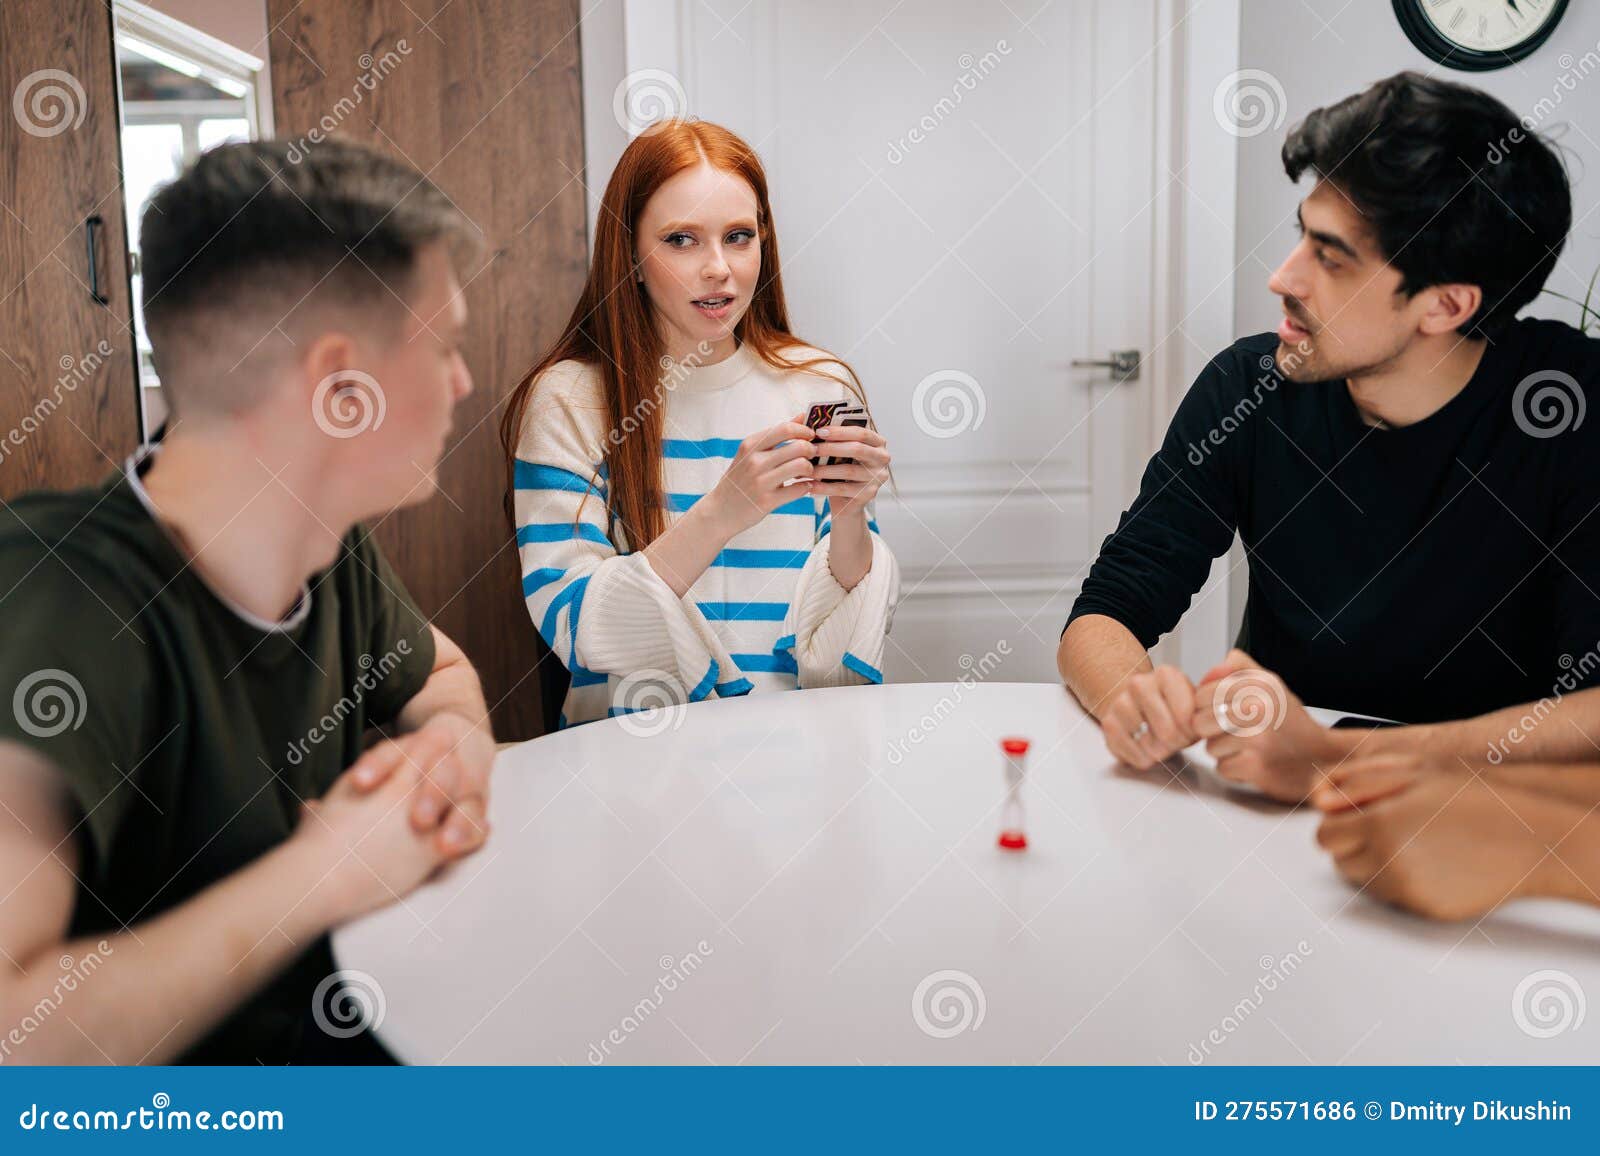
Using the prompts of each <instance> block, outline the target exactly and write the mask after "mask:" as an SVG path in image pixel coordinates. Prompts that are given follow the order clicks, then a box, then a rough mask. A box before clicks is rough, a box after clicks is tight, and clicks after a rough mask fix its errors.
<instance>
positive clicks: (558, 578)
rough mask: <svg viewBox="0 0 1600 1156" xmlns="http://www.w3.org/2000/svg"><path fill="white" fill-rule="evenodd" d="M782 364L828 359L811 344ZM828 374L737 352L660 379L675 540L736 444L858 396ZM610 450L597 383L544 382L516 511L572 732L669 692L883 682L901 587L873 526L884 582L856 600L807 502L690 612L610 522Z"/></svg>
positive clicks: (735, 549)
mask: <svg viewBox="0 0 1600 1156" xmlns="http://www.w3.org/2000/svg"><path fill="white" fill-rule="evenodd" d="M785 353H786V356H788V357H790V358H792V359H794V360H805V359H806V358H808V357H813V356H825V355H823V354H820V353H819V352H818V351H816V350H813V349H810V348H809V347H806V346H797V347H795V348H792V349H789V350H786V351H785ZM817 368H818V369H819V370H820V369H828V370H831V371H832V372H833V373H834V374H836V376H831V375H829V374H827V373H823V372H813V371H789V372H785V371H780V370H777V369H774V368H772V367H771V366H768V365H767V364H766V363H765V362H763V361H761V359H760V358H758V357H756V356H755V355H754V354H753V353H751V352H749V351H748V350H747V349H744V348H742V347H741V348H740V349H739V350H738V351H737V352H735V353H734V354H733V355H732V356H731V357H728V358H726V359H725V360H723V361H721V362H718V363H717V364H715V365H708V366H690V365H688V364H679V365H674V366H672V367H671V368H670V370H669V372H668V373H666V374H664V375H663V388H662V391H661V394H660V398H661V401H660V404H661V405H662V406H663V408H664V411H665V412H664V415H663V422H664V424H663V430H664V435H665V436H664V441H663V445H662V456H663V463H662V479H663V484H664V488H665V490H666V501H667V505H668V509H669V513H668V515H667V519H668V523H669V524H670V523H671V521H672V520H673V519H674V518H675V517H676V516H678V515H681V514H682V513H683V512H684V511H685V510H687V509H689V508H690V506H692V505H693V504H694V503H695V502H696V501H698V500H699V499H700V498H701V497H703V496H704V495H705V494H706V493H708V492H709V491H710V490H711V489H712V487H713V486H715V485H716V483H717V482H718V481H719V480H720V479H721V477H722V475H723V474H724V473H725V472H726V471H727V469H728V466H729V464H730V462H731V460H732V458H733V456H734V454H735V452H737V450H738V447H739V443H740V441H741V440H743V439H744V438H746V437H748V436H749V435H750V434H752V433H755V432H756V431H758V430H761V429H765V428H767V427H768V426H772V425H775V424H777V423H778V422H781V421H784V420H786V419H788V418H791V417H793V416H794V415H796V414H804V413H805V411H806V410H807V409H808V408H809V407H810V406H811V404H812V403H814V402H819V401H833V400H838V399H839V398H841V397H845V396H847V393H846V390H845V386H844V384H843V382H844V371H843V369H842V368H840V367H839V366H838V365H837V363H832V364H830V365H828V366H826V367H817ZM624 436H626V431H621V430H619V431H617V432H616V437H618V438H620V437H624ZM611 437H612V431H611V430H610V427H609V424H608V421H607V418H606V409H605V404H604V398H603V394H602V385H601V382H600V377H599V374H598V373H597V372H596V371H595V370H593V369H590V368H589V367H587V366H585V365H583V364H582V363H580V362H575V361H564V362H562V363H560V364H559V365H556V366H554V367H552V368H551V369H549V370H547V371H546V372H545V373H544V374H543V375H542V376H541V377H540V378H539V380H538V382H537V383H536V384H535V387H534V392H533V397H532V399H531V401H530V404H529V406H528V409H527V414H526V416H525V418H524V420H523V427H522V436H521V439H520V441H519V444H518V449H517V461H516V466H515V493H514V499H515V502H514V504H515V510H516V519H517V547H518V551H519V553H520V555H521V560H522V575H523V578H522V593H523V597H524V599H525V600H526V601H527V604H528V612H529V613H530V614H531V615H532V617H533V621H534V624H535V625H536V626H537V627H538V629H539V632H540V634H541V635H542V636H543V637H544V640H545V642H546V643H547V644H548V645H549V646H550V648H551V650H552V651H554V653H555V654H556V655H557V656H558V657H559V658H560V659H561V661H562V662H564V663H565V664H566V666H567V669H568V670H569V671H570V672H571V675H572V683H571V689H570V691H569V692H568V694H567V699H566V703H565V706H564V709H563V712H562V718H561V720H560V725H561V726H569V725H572V724H575V723H580V722H588V721H591V720H593V719H597V718H605V717H607V716H608V715H614V714H620V713H625V712H627V711H629V710H632V709H636V708H637V707H638V706H639V705H641V704H648V705H658V704H659V698H658V697H651V696H658V695H659V694H660V693H661V688H662V687H667V688H671V690H670V691H669V693H671V694H672V696H673V697H675V698H678V699H680V700H682V701H690V702H695V701H699V700H701V699H704V698H707V697H709V696H711V695H717V696H720V697H728V696H732V695H741V694H748V693H750V691H752V690H757V691H762V690H789V689H794V688H795V687H796V686H801V687H816V686H842V685H847V684H850V683H866V682H881V681H882V680H883V676H882V674H881V673H880V671H881V670H882V667H883V650H884V640H885V636H886V635H887V633H888V630H889V626H890V623H891V621H892V619H893V615H894V605H895V601H896V599H897V598H898V596H899V585H900V580H899V570H898V567H897V565H896V563H895V559H894V555H893V554H892V553H890V551H889V548H888V547H887V546H886V545H885V544H884V542H883V540H882V539H881V538H880V537H879V535H878V532H877V529H878V528H877V523H876V522H875V521H870V522H869V528H870V530H871V537H872V565H871V569H870V570H869V571H868V573H867V576H866V577H865V578H863V579H862V580H861V581H860V582H859V583H858V584H857V585H856V586H855V587H854V589H852V590H850V591H848V592H847V591H846V590H845V589H844V588H843V587H841V586H840V585H839V584H838V583H837V582H836V581H834V578H833V574H832V572H831V571H830V570H829V568H828V543H829V537H828V531H829V529H830V523H829V519H828V513H827V504H826V502H825V501H823V500H822V499H814V498H810V497H802V498H797V499H795V500H794V501H791V502H788V503H786V504H784V505H782V506H779V507H778V508H777V509H776V510H774V511H773V512H772V513H770V514H768V515H767V517H765V518H764V519H762V521H761V522H760V523H759V524H757V525H756V526H753V527H751V528H750V529H749V530H746V531H744V532H743V533H741V534H739V535H737V536H736V537H735V538H733V539H732V540H731V541H730V542H729V543H728V544H727V546H726V548H725V549H723V550H722V551H721V552H720V553H719V554H718V555H717V557H716V560H715V561H714V562H713V563H712V564H711V566H710V568H708V569H707V570H706V572H705V573H704V574H702V575H701V576H700V578H699V579H698V580H696V581H695V583H694V584H693V585H692V586H691V587H690V588H689V591H688V593H687V594H686V595H685V596H684V597H683V598H682V599H679V598H677V597H675V596H674V595H673V593H672V591H671V589H670V588H669V587H668V586H667V585H666V583H664V582H663V581H661V579H660V578H659V577H658V576H657V575H656V573H655V571H654V570H653V569H652V568H651V567H650V564H649V562H648V561H647V560H646V559H645V557H644V555H643V554H635V553H630V552H629V551H630V547H629V545H628V542H627V539H626V535H625V534H624V533H623V530H622V527H621V526H620V525H618V524H615V523H614V522H613V520H612V519H611V518H610V517H609V516H608V513H607V509H606V502H605V496H606V483H607V471H606V469H605V467H604V465H603V464H602V463H603V459H604V453H603V447H604V446H605V445H607V444H608V441H610V440H611ZM645 687H648V688H650V689H649V690H648V691H645V690H643V688H645Z"/></svg>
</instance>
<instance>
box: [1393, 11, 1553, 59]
mask: <svg viewBox="0 0 1600 1156" xmlns="http://www.w3.org/2000/svg"><path fill="white" fill-rule="evenodd" d="M1566 10H1567V0H1394V13H1395V16H1397V17H1398V18H1399V20H1400V27H1401V28H1403V29H1405V33H1406V35H1407V36H1409V37H1410V38H1411V43H1413V44H1415V45H1416V46H1417V47H1418V48H1420V49H1421V50H1422V51H1423V52H1425V53H1426V54H1427V55H1428V56H1430V57H1431V58H1433V59H1434V60H1436V61H1438V62H1439V63H1440V64H1443V65H1445V66H1447V67H1449V68H1458V69H1462V70H1463V71H1466V72H1487V71H1489V70H1490V69H1494V68H1505V67H1507V66H1508V65H1510V64H1512V63H1514V62H1516V61H1518V60H1521V59H1522V58H1523V57H1525V56H1527V55H1528V54H1529V53H1531V52H1533V50H1534V49H1536V48H1538V47H1539V45H1541V44H1543V43H1544V42H1545V41H1546V40H1548V39H1549V38H1550V33H1552V32H1554V31H1555V27H1556V25H1557V24H1559V23H1560V22H1561V17H1562V16H1563V15H1564V14H1565V13H1566Z"/></svg>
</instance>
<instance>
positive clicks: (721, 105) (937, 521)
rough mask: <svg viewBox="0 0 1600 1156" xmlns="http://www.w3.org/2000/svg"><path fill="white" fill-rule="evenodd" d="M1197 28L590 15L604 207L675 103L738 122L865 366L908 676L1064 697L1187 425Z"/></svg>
mask: <svg viewBox="0 0 1600 1156" xmlns="http://www.w3.org/2000/svg"><path fill="white" fill-rule="evenodd" d="M1182 7H1183V6H1182V5H1180V4H1175V3H1171V2H1163V0H1116V2H1115V3H1090V2H1089V0H1076V2H1072V0H1055V2H1053V3H1044V4H1042V5H1041V3H1040V0H1025V2H1023V3H1009V4H1008V3H998V2H993V3H974V2H973V0H912V2H901V3H896V2H895V0H693V2H685V3H660V2H657V3H642V2H641V3H627V2H626V0H623V2H621V3H616V2H613V3H611V4H610V5H608V6H606V5H603V6H602V7H601V8H600V9H598V10H596V11H595V13H594V14H593V15H586V16H585V24H584V29H583V34H584V38H585V40H584V66H585V72H586V78H585V104H586V121H587V130H586V131H587V133H588V146H589V158H588V173H587V180H588V182H589V186H590V196H591V203H593V202H594V201H595V200H597V199H598V197H599V194H600V192H601V191H602V189H603V188H604V183H605V180H606V179H607V178H608V177H609V174H610V171H611V167H612V164H613V163H614V160H615V150H618V149H620V147H621V145H622V142H623V141H624V140H625V139H626V137H625V135H624V134H625V133H626V132H627V131H629V130H636V129H637V128H638V127H639V123H640V122H641V121H645V120H648V119H653V118H654V117H656V116H659V115H661V114H662V113H663V112H668V111H670V112H677V113H680V114H682V113H687V114H688V115H691V116H695V117H698V118H700V119H704V120H710V121H715V122H717V123H720V124H724V125H726V126H728V127H729V128H731V129H733V130H734V131H736V132H738V133H740V134H741V135H742V136H744V137H745V138H746V139H747V140H749V141H750V142H751V143H752V144H753V145H754V146H755V148H756V150H757V151H758V152H759V153H760V155H761V157H762V158H763V161H764V162H765V164H766V166H767V169H768V175H769V179H770V182H771V187H772V197H773V212H774V215H775V218H776V223H777V228H778V238H779V247H780V254H781V256H782V259H783V279H784V286H785V290H786V293H787V296H788V302H789V313H790V319H791V322H792V323H793V325H794V327H795V329H796V331H797V333H798V334H799V335H800V336H802V337H804V338H805V339H806V340H808V341H810V342H812V343H813V344H816V345H819V346H821V347H823V348H826V349H828V350H830V351H831V352H833V353H835V354H837V355H838V356H840V357H842V358H844V359H845V360H847V361H848V362H850V363H851V364H852V365H853V366H854V367H855V369H856V371H857V372H858V373H859V374H860V376H861V379H862V381H863V382H864V384H865V386H866V389H867V394H868V398H869V400H870V402H871V404H872V408H873V410H874V413H875V416H876V418H877V421H878V425H879V427H880V428H881V429H882V431H883V432H884V434H885V436H886V437H887V438H888V440H889V443H890V447H891V449H892V451H893V453H894V457H895V462H896V467H895V472H896V476H897V479H898V491H899V493H898V497H894V496H891V495H889V494H887V493H885V494H884V495H883V496H881V497H880V500H879V509H878V521H879V523H880V525H881V527H882V530H883V533H884V536H885V537H886V539H887V540H888V541H889V542H890V544H891V546H892V547H893V549H894V550H895V553H896V555H897V556H898V558H899V559H900V562H901V565H902V569H903V576H904V585H903V598H902V602H901V605H900V609H899V611H898V613H897V614H896V618H895V624H894V631H893V634H892V637H891V642H890V645H889V647H888V650H887V653H886V656H885V657H886V666H887V669H886V672H885V673H886V676H887V677H889V678H890V679H891V680H899V681H945V680H950V679H953V678H955V677H957V676H959V675H961V674H962V673H963V672H965V671H969V670H971V671H973V673H974V674H975V675H976V676H983V677H996V678H1001V679H1004V680H1007V681H1031V680H1054V679H1055V678H1056V677H1057V676H1056V672H1055V661H1054V655H1055V648H1056V642H1057V639H1058V636H1059V634H1060V630H1061V626H1062V624H1063V623H1064V621H1065V619H1066V615H1067V612H1068V609H1069V607H1070V606H1071V603H1072V599H1073V597H1074V596H1075V594H1076V592H1077V590H1078V585H1079V582H1080V580H1081V578H1082V576H1083V574H1084V573H1085V571H1086V570H1087V567H1088V565H1089V563H1090V562H1091V561H1092V560H1093V558H1094V555H1095V553H1096V551H1097V549H1098V547H1099V543H1100V541H1101V539H1102V538H1103V537H1104V535H1105V534H1106V533H1108V532H1109V531H1110V529H1111V528H1112V527H1113V526H1114V525H1115V522H1116V518H1117V515H1118V513H1119V512H1120V511H1121V510H1122V508H1123V507H1124V506H1125V505H1126V504H1127V502H1128V500H1129V498H1130V497H1131V495H1132V493H1133V492H1134V490H1135V487H1136V483H1137V478H1138V475H1139V472H1140V470H1141V469H1142V467H1143V463H1144V459H1145V457H1146V456H1147V455H1148V453H1149V452H1150V450H1151V448H1152V447H1153V444H1154V442H1153V437H1154V435H1155V433H1156V430H1157V426H1158V425H1164V419H1165V414H1166V413H1167V412H1170V409H1169V408H1163V407H1167V406H1168V403H1169V401H1170V397H1168V396H1165V395H1162V394H1161V393H1160V392H1159V391H1158V396H1157V397H1156V398H1155V401H1154V404H1152V397H1151V390H1150V385H1151V382H1152V379H1153V378H1154V377H1155V376H1156V375H1157V374H1159V373H1160V372H1161V371H1162V368H1163V366H1165V365H1168V363H1169V362H1170V361H1171V359H1172V355H1173V354H1180V355H1181V354H1182V353H1183V350H1181V349H1173V348H1171V346H1182V344H1183V343H1182V342H1181V341H1173V342H1168V341H1165V340H1161V339H1158V338H1157V337H1155V336H1154V334H1155V332H1156V328H1157V326H1158V324H1159V321H1160V318H1161V317H1162V316H1163V310H1164V309H1168V308H1169V307H1170V302H1169V301H1167V300H1166V299H1165V298H1164V299H1163V300H1162V301H1156V300H1153V297H1155V296H1159V295H1155V294H1153V293H1152V287H1153V286H1154V285H1155V284H1156V283H1157V280H1158V278H1160V277H1162V276H1164V275H1165V272H1166V271H1167V265H1165V264H1161V265H1158V261H1157V258H1158V256H1159V257H1161V258H1162V259H1163V260H1165V259H1166V258H1167V257H1168V256H1169V253H1168V250H1167V249H1165V248H1163V249H1161V251H1160V252H1159V254H1158V252H1157V246H1156V241H1157V238H1158V237H1162V236H1163V235H1164V230H1168V231H1170V230H1169V226H1170V221H1169V219H1168V217H1169V214H1168V212H1167V205H1168V203H1169V198H1168V197H1167V196H1166V195H1165V194H1167V193H1168V192H1169V191H1170V190H1171V189H1172V188H1173V181H1172V179H1171V175H1170V173H1169V172H1168V171H1167V167H1168V166H1167V165H1166V162H1165V161H1164V160H1162V159H1161V156H1162V154H1163V147H1164V145H1163V142H1169V141H1170V140H1171V138H1172V134H1173V132H1174V131H1175V130H1174V128H1173V126H1172V125H1171V124H1167V123H1164V122H1163V121H1162V119H1161V118H1160V117H1158V115H1157V109H1158V108H1166V109H1170V108H1173V107H1174V106H1175V105H1176V104H1179V103H1181V102H1174V101H1173V100H1172V96H1171V94H1172V92H1173V91H1174V84H1175V83H1176V81H1175V76H1176V75H1177V74H1178V71H1179V66H1178V63H1177V60H1178V59H1179V57H1180V56H1181V53H1178V52H1177V51H1175V47H1176V46H1178V45H1181V44H1182V43H1183V42H1184V40H1185V38H1186V36H1187V35H1188V33H1185V34H1183V35H1180V36H1174V35H1173V30H1174V28H1175V27H1176V26H1179V25H1182V24H1183V23H1184V19H1182V18H1179V17H1178V16H1177V15H1175V13H1177V12H1178V11H1179V10H1180V9H1181V8H1182ZM1190 16H1191V17H1192V16H1193V13H1190ZM616 77H620V78H621V79H614V78H616ZM1205 115H1206V118H1207V120H1209V119H1210V112H1209V109H1207V110H1206V113H1205ZM619 126H620V127H619ZM1158 169H1159V170H1160V171H1161V177H1160V179H1159V180H1158V176H1157V173H1158ZM1180 184H1181V182H1180ZM1229 298H1230V299H1231V293H1230V294H1229ZM1163 347H1168V348H1166V349H1163ZM1113 350H1119V351H1120V350H1131V351H1138V353H1139V354H1140V355H1141V356H1142V357H1143V358H1144V359H1145V364H1144V365H1143V367H1142V372H1141V373H1140V374H1139V376H1138V377H1137V378H1136V379H1134V380H1120V381H1119V380H1118V378H1117V377H1116V376H1115V375H1114V373H1113V371H1112V370H1110V369H1108V368H1095V367H1078V368H1074V367H1072V366H1071V364H1070V363H1071V362H1072V361H1073V360H1074V359H1085V360H1095V359H1105V358H1107V357H1108V355H1109V354H1110V353H1111V352H1112V351H1113ZM1152 352H1154V353H1155V354H1156V357H1155V359H1154V360H1153V361H1152V359H1151V354H1152ZM1213 352H1215V349H1211V350H1208V351H1207V355H1209V354H1210V353H1213ZM1169 368H1173V369H1176V368H1178V367H1171V366H1169ZM1179 392H1181V387H1180V389H1179ZM1156 411H1160V418H1159V420H1158V419H1157V418H1156V417H1155V416H1154V414H1155V412H1156ZM1213 601H1214V603H1215V605H1216V608H1217V610H1218V612H1219V613H1220V612H1221V610H1222V603H1223V602H1225V599H1222V600H1213Z"/></svg>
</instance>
